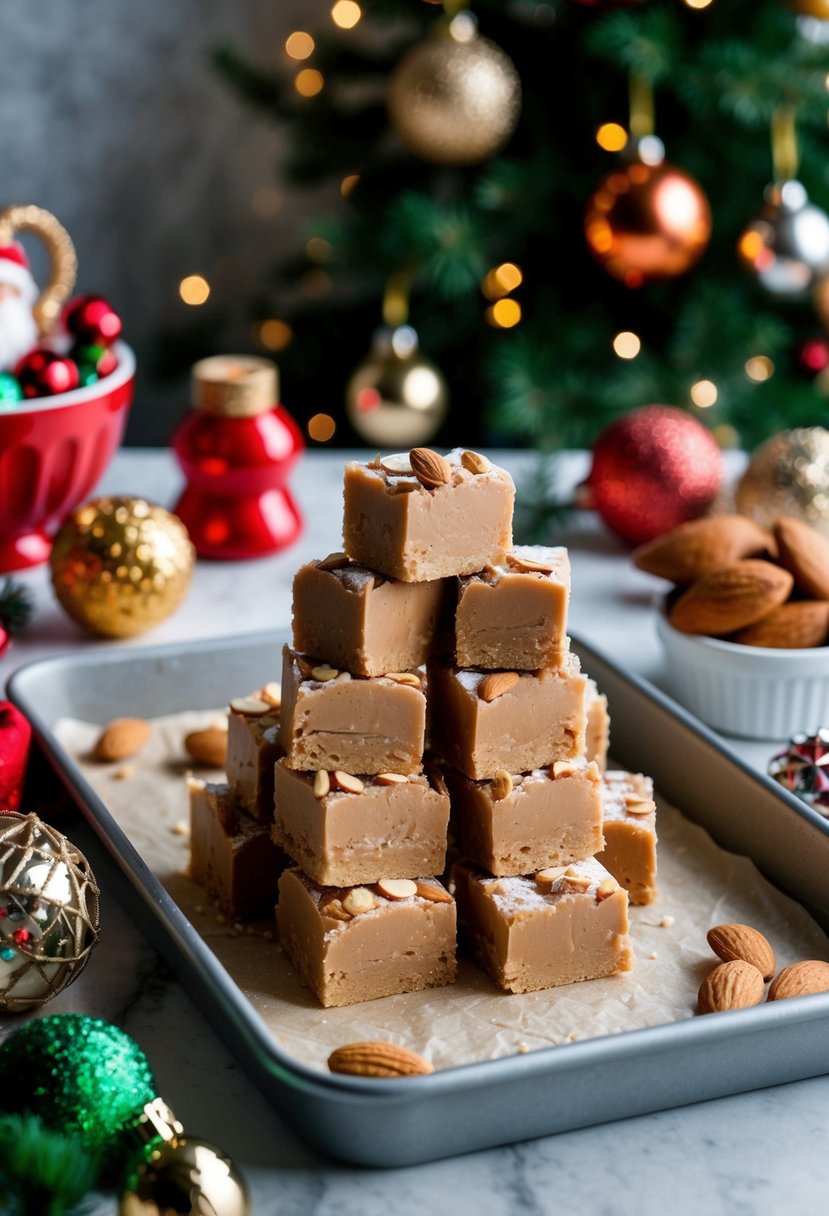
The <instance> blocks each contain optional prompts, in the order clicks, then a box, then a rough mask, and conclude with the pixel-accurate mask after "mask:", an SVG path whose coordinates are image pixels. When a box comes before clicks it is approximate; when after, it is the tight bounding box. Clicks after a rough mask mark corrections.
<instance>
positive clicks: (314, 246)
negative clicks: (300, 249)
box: [305, 236, 331, 262]
mask: <svg viewBox="0 0 829 1216" xmlns="http://www.w3.org/2000/svg"><path fill="white" fill-rule="evenodd" d="M305 252H306V253H307V254H308V257H309V258H310V259H311V261H312V262H327V261H328V259H329V258H330V257H331V242H330V241H326V239H325V237H322V236H312V237H311V239H310V240H309V241H308V242H307V243H306V245H305Z"/></svg>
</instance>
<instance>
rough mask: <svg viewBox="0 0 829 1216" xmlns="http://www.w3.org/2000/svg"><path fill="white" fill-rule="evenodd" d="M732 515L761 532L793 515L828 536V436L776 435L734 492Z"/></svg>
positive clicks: (816, 431)
mask: <svg viewBox="0 0 829 1216" xmlns="http://www.w3.org/2000/svg"><path fill="white" fill-rule="evenodd" d="M736 502H737V510H738V511H740V512H741V513H742V514H743V515H748V516H750V517H751V518H752V519H754V520H756V521H757V523H759V524H761V525H762V526H763V527H765V528H769V527H771V525H772V524H773V523H774V521H775V519H777V517H778V516H780V515H793V516H794V517H795V518H796V519H801V520H803V522H804V523H807V524H811V525H812V526H813V527H815V528H817V529H818V530H819V531H820V532H823V533H824V535H826V536H829V431H827V430H826V429H825V428H824V427H822V426H808V427H797V428H796V429H795V430H792V431H781V432H780V434H779V435H775V436H774V437H773V438H772V439H769V440H767V442H766V443H764V444H763V445H762V446H761V447H760V448H758V449H757V451H756V452H755V453H754V455H753V456H752V458H751V461H750V463H749V466H748V468H747V469H746V471H745V473H744V474H743V476H742V478H741V479H740V482H739V485H738V486H737V492H736Z"/></svg>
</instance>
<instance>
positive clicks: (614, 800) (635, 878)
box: [598, 771, 658, 904]
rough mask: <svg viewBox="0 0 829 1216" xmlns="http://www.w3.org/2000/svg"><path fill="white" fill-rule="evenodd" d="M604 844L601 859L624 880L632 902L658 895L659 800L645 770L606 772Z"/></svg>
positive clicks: (638, 902)
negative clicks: (657, 822) (657, 805)
mask: <svg viewBox="0 0 829 1216" xmlns="http://www.w3.org/2000/svg"><path fill="white" fill-rule="evenodd" d="M602 814H603V817H604V837H605V847H604V851H603V852H602V853H599V855H598V860H599V861H600V862H601V863H602V865H603V866H605V867H606V868H607V869H608V870H609V871H610V873H611V874H612V875H613V877H614V878H615V879H616V880H617V881H618V882H620V883H621V884H622V886H623V887H624V888H625V890H626V891H627V892H628V894H629V896H630V902H631V903H632V904H651V903H653V901H654V900H655V899H656V896H657V893H658V892H657V889H656V803H655V802H654V798H653V781H652V780H651V778H650V777H645V776H643V775H642V773H623V772H616V771H614V772H609V773H605V775H604V781H603V789H602Z"/></svg>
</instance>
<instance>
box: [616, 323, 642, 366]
mask: <svg viewBox="0 0 829 1216" xmlns="http://www.w3.org/2000/svg"><path fill="white" fill-rule="evenodd" d="M613 349H614V351H615V352H616V354H617V355H618V356H619V358H620V359H635V358H636V356H637V355H638V354H639V352H640V350H641V349H642V342H641V339H640V338H639V335H638V334H634V333H632V332H631V331H630V330H628V329H625V330H622V332H621V333H619V334H617V335H616V337H615V338H614V339H613Z"/></svg>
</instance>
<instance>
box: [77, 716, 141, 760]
mask: <svg viewBox="0 0 829 1216" xmlns="http://www.w3.org/2000/svg"><path fill="white" fill-rule="evenodd" d="M151 733H152V727H151V726H150V724H149V722H147V721H145V719H144V718H113V719H112V721H111V722H107V724H106V726H105V727H104V728H103V730H102V731H101V733H100V735H99V736H98V739H97V741H96V743H95V746H94V747H93V749H92V755H93V756H94V757H95V759H96V760H101V761H104V762H106V761H109V760H126V759H127V757H128V756H134V755H135V754H136V752H139V751H140V750H141V748H142V747H143V746H144V744H145V743H146V742H147V740H148V739H149V737H150V734H151Z"/></svg>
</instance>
